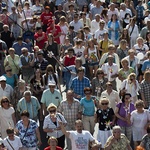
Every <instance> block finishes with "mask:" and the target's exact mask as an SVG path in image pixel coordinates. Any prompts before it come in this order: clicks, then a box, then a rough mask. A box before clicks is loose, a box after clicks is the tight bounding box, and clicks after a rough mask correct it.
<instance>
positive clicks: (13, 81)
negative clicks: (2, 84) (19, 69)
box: [3, 74, 18, 88]
mask: <svg viewBox="0 0 150 150" xmlns="http://www.w3.org/2000/svg"><path fill="white" fill-rule="evenodd" d="M3 76H5V77H6V83H7V84H9V85H10V86H11V87H12V88H14V87H15V86H17V85H15V84H16V83H17V80H18V76H17V75H16V74H13V75H12V76H11V77H8V76H7V75H6V74H4V75H3Z"/></svg>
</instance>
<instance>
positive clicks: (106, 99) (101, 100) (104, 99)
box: [99, 97, 109, 104]
mask: <svg viewBox="0 0 150 150" xmlns="http://www.w3.org/2000/svg"><path fill="white" fill-rule="evenodd" d="M103 101H107V102H108V103H109V99H108V98H107V97H102V98H101V99H100V101H99V103H100V104H101V103H102V102H103Z"/></svg>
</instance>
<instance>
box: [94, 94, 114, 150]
mask: <svg viewBox="0 0 150 150" xmlns="http://www.w3.org/2000/svg"><path fill="white" fill-rule="evenodd" d="M114 119H115V114H114V111H113V109H112V108H110V107H109V100H108V99H107V98H106V97H102V99H101V100H100V108H99V109H98V110H97V111H96V114H95V122H96V123H98V124H99V130H98V134H97V140H98V141H100V142H101V144H102V148H103V149H104V145H105V143H106V141H107V139H108V137H109V136H111V127H112V125H114Z"/></svg>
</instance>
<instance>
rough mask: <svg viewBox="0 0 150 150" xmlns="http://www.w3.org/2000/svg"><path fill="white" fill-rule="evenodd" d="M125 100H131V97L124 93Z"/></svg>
mask: <svg viewBox="0 0 150 150" xmlns="http://www.w3.org/2000/svg"><path fill="white" fill-rule="evenodd" d="M124 100H125V102H127V103H128V102H130V101H131V97H130V96H129V95H126V96H125V98H124Z"/></svg>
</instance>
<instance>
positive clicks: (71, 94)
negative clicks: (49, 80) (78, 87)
mask: <svg viewBox="0 0 150 150" xmlns="http://www.w3.org/2000/svg"><path fill="white" fill-rule="evenodd" d="M66 96H67V100H72V99H73V92H71V91H70V92H68V93H67V95H66Z"/></svg>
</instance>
